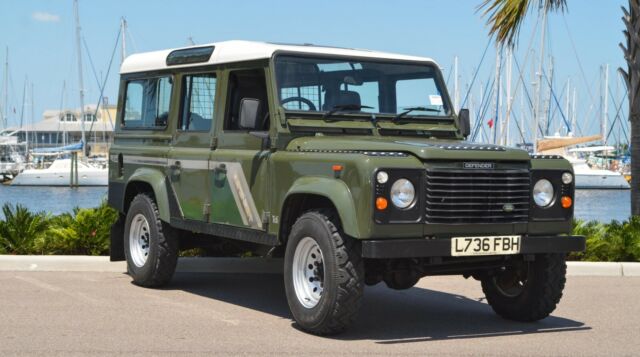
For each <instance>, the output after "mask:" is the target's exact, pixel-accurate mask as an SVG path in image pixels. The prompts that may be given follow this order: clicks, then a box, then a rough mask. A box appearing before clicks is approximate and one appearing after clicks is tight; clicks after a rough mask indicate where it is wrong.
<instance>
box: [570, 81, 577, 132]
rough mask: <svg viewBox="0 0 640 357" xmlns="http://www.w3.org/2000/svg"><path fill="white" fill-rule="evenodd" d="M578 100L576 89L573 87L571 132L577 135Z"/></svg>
mask: <svg viewBox="0 0 640 357" xmlns="http://www.w3.org/2000/svg"><path fill="white" fill-rule="evenodd" d="M577 100H578V97H577V92H576V88H575V87H573V104H572V105H571V131H572V132H573V133H574V134H575V133H577V130H576V129H577V128H576V101H577Z"/></svg>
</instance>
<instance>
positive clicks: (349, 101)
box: [322, 90, 361, 111]
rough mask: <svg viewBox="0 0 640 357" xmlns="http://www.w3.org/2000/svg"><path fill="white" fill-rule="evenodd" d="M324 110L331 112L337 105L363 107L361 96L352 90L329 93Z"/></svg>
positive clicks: (326, 96) (325, 98) (326, 95)
mask: <svg viewBox="0 0 640 357" xmlns="http://www.w3.org/2000/svg"><path fill="white" fill-rule="evenodd" d="M324 100H325V103H324V105H323V106H322V109H323V110H325V111H326V110H331V109H333V107H335V106H336V105H361V100H360V94H359V93H358V92H354V91H350V90H340V91H337V92H335V91H327V93H326V94H325V97H324Z"/></svg>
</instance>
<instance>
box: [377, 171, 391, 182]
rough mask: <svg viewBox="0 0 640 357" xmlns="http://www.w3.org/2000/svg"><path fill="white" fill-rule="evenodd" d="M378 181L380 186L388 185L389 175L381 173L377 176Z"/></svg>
mask: <svg viewBox="0 0 640 357" xmlns="http://www.w3.org/2000/svg"><path fill="white" fill-rule="evenodd" d="M376 180H377V181H378V183H379V184H384V183H387V181H389V174H388V173H386V172H385V171H380V172H378V174H377V175H376Z"/></svg>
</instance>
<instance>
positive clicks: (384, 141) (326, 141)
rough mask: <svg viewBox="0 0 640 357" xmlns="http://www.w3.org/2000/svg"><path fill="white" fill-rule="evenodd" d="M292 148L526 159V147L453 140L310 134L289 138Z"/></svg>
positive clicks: (426, 157)
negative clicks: (310, 135)
mask: <svg viewBox="0 0 640 357" xmlns="http://www.w3.org/2000/svg"><path fill="white" fill-rule="evenodd" d="M287 150H291V151H327V152H333V151H336V150H349V151H351V150H352V151H388V152H403V153H407V154H410V155H413V156H415V157H418V158H420V159H422V160H458V159H460V160H467V159H471V160H498V161H528V160H529V154H528V153H527V152H526V151H525V150H521V149H514V148H509V147H504V146H498V145H491V144H478V143H470V142H466V141H456V140H435V139H422V138H416V137H390V136H389V137H386V136H313V137H302V138H297V139H294V140H292V141H291V142H290V143H289V145H288V146H287Z"/></svg>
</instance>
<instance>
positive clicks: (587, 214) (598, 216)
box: [0, 185, 631, 222]
mask: <svg viewBox="0 0 640 357" xmlns="http://www.w3.org/2000/svg"><path fill="white" fill-rule="evenodd" d="M106 195H107V188H106V187H79V188H75V189H70V188H68V187H21V186H4V185H0V205H3V204H4V203H5V202H11V203H14V204H15V203H20V204H22V205H24V206H26V207H27V208H29V209H31V210H33V211H45V212H48V213H51V214H60V213H63V212H70V211H71V210H72V209H73V208H74V207H76V206H78V207H82V208H91V207H96V206H97V205H99V204H100V202H101V201H102V200H103V199H104V198H105V197H106ZM630 199H631V191H630V190H577V191H576V199H575V204H576V207H575V217H576V218H579V219H584V220H598V221H601V222H609V221H611V220H613V219H617V220H619V221H623V220H626V219H628V218H629V215H630V214H631V208H630V204H629V202H630ZM1 217H2V212H0V218H1Z"/></svg>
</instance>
